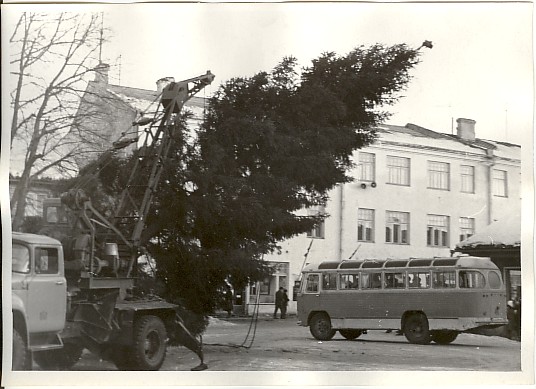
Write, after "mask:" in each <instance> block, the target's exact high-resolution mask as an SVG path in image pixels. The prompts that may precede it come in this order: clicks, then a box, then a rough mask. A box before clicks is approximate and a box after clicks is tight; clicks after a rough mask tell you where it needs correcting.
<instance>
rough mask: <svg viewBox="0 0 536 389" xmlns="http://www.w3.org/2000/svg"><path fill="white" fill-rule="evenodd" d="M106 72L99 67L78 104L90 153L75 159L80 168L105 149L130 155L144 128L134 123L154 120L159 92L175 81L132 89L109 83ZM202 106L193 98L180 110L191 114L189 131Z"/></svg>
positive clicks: (106, 68) (167, 79)
mask: <svg viewBox="0 0 536 389" xmlns="http://www.w3.org/2000/svg"><path fill="white" fill-rule="evenodd" d="M108 71H109V65H107V64H101V65H100V66H99V68H98V71H97V72H96V73H95V79H94V80H93V81H90V82H89V83H88V85H87V88H86V91H85V93H84V95H83V96H82V99H81V101H80V105H79V108H78V112H77V117H79V118H87V120H85V121H84V122H83V123H81V124H80V125H79V126H80V127H81V128H82V132H83V133H84V134H85V135H84V137H85V140H86V147H87V148H92V151H93V153H85V154H84V155H83V156H82V157H80V158H78V159H77V161H76V162H77V165H78V166H79V167H80V168H81V167H84V166H86V165H87V164H88V163H89V162H90V161H91V160H92V159H94V158H96V157H98V156H99V155H100V154H101V153H102V152H104V151H106V150H112V149H114V150H115V152H116V153H117V155H119V156H125V155H128V154H130V153H132V151H133V150H134V149H135V148H136V147H137V145H141V144H142V143H143V137H142V135H143V131H144V127H143V126H138V125H136V124H135V122H137V121H138V120H139V119H140V118H142V117H145V118H150V119H152V118H154V116H155V113H156V112H157V110H158V106H159V104H160V97H161V94H162V90H163V89H164V87H165V86H166V85H168V84H169V83H171V82H174V81H175V80H174V78H173V77H164V78H161V79H159V80H157V81H156V89H155V90H148V89H141V88H132V87H127V86H121V85H114V84H110V83H109V82H108ZM205 104H206V100H205V99H203V98H202V97H197V96H193V97H192V98H190V99H189V100H188V101H187V102H186V104H185V105H184V108H185V109H186V110H188V111H190V112H191V113H192V116H191V118H190V119H189V121H188V127H189V128H190V129H192V130H194V129H195V128H197V127H199V125H200V122H201V120H202V118H203V111H204V109H205ZM79 120H80V119H79ZM137 137H139V138H140V140H139V141H133V142H132V143H130V144H129V146H128V147H124V148H121V149H119V148H117V149H115V148H114V143H118V142H124V141H127V143H128V140H129V139H135V138H137ZM88 155H89V157H88ZM92 157H94V158H92Z"/></svg>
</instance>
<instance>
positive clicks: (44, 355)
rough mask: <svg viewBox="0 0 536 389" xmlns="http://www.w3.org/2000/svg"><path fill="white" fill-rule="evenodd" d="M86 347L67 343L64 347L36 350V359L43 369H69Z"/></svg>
mask: <svg viewBox="0 0 536 389" xmlns="http://www.w3.org/2000/svg"><path fill="white" fill-rule="evenodd" d="M82 351H84V348H83V347H81V346H79V345H77V344H74V343H65V344H64V345H63V348H61V349H56V350H49V351H38V352H34V360H35V363H37V364H38V365H39V366H40V367H41V368H42V369H43V370H68V369H70V368H71V367H73V366H74V365H76V363H77V362H78V361H79V360H80V358H81V357H82Z"/></svg>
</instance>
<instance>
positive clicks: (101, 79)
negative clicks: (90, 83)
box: [95, 62, 110, 84]
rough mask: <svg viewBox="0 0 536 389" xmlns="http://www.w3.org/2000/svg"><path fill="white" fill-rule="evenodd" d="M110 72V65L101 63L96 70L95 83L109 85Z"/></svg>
mask: <svg viewBox="0 0 536 389" xmlns="http://www.w3.org/2000/svg"><path fill="white" fill-rule="evenodd" d="M109 71H110V65H108V64H107V63H102V62H101V63H99V64H98V66H97V67H96V68H95V82H98V83H101V84H108V72H109Z"/></svg>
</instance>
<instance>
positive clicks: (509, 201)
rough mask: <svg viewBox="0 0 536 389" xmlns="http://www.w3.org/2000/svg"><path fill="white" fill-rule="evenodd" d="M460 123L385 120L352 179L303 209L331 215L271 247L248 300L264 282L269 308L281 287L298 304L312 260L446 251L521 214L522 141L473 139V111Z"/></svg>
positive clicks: (360, 152) (357, 162)
mask: <svg viewBox="0 0 536 389" xmlns="http://www.w3.org/2000/svg"><path fill="white" fill-rule="evenodd" d="M457 123H458V127H457V134H456V135H451V134H443V133H438V132H434V131H431V130H428V129H425V128H422V127H419V126H416V125H412V124H407V125H406V126H404V127H401V126H391V125H385V126H380V127H378V138H377V140H376V142H374V144H372V145H370V146H367V147H366V148H363V149H361V150H358V151H356V152H355V154H354V162H355V168H354V169H353V170H352V171H351V172H350V175H351V176H352V177H353V178H354V179H355V181H354V182H351V183H346V184H342V185H339V186H338V187H337V188H335V189H334V190H333V191H332V192H331V193H330V196H329V198H330V200H329V201H328V202H327V204H325V206H324V207H321V208H318V209H315V210H311V209H309V210H304V211H303V213H304V214H307V213H309V214H310V213H311V212H318V213H325V214H326V215H327V217H326V219H325V221H324V222H323V223H322V224H321V225H319V226H317V228H315V229H314V230H313V231H311V232H310V233H308V234H303V235H300V236H296V237H294V238H292V239H289V240H287V241H284V242H281V244H280V246H281V250H280V252H278V253H274V254H271V255H269V256H265V260H267V261H269V262H272V263H273V264H274V265H275V271H274V274H273V275H272V276H271V277H268V278H267V279H266V280H264V282H261V283H259V284H256V285H254V286H252V287H251V288H250V289H249V290H248V291H247V293H246V295H247V296H246V301H247V302H248V303H249V304H253V303H255V301H256V299H257V291H258V292H260V296H259V301H260V302H261V304H265V305H264V306H263V310H264V311H269V310H272V309H273V301H274V297H273V296H274V293H275V292H276V290H277V289H278V288H279V287H280V286H283V287H285V288H287V289H288V290H289V297H290V300H291V301H290V304H289V312H293V311H295V309H296V302H295V301H294V299H293V287H294V285H295V284H296V282H297V281H299V279H300V272H301V269H302V268H303V266H304V265H305V264H307V263H319V262H322V261H326V260H330V261H333V260H338V261H342V260H347V259H350V258H353V259H357V258H409V257H430V256H449V255H450V253H451V249H452V248H454V246H455V245H456V243H458V242H460V241H462V240H464V239H466V238H467V237H469V236H471V235H473V234H475V233H476V232H478V231H479V230H480V229H482V228H484V227H485V226H487V225H489V224H490V223H492V222H493V221H495V220H498V219H501V217H502V215H504V214H505V212H508V213H510V214H515V215H520V209H521V201H520V177H521V148H520V147H519V146H518V145H513V144H509V143H504V142H496V141H490V140H482V139H477V138H475V121H474V120H470V119H458V120H457ZM250 310H251V309H250Z"/></svg>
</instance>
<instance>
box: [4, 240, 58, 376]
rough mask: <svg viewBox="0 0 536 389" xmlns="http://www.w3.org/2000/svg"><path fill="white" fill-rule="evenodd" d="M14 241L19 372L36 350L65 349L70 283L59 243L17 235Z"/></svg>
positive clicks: (16, 364) (15, 356)
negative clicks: (68, 282) (63, 332)
mask: <svg viewBox="0 0 536 389" xmlns="http://www.w3.org/2000/svg"><path fill="white" fill-rule="evenodd" d="M12 242H13V246H12V281H11V283H12V284H11V287H12V304H13V307H12V312H13V329H14V334H13V348H14V350H13V370H19V369H23V368H24V367H25V366H26V365H27V364H28V363H29V361H28V360H29V359H31V357H30V355H31V352H32V351H42V350H51V349H57V348H61V347H62V346H63V344H62V341H61V338H60V336H59V334H60V332H61V331H62V330H63V329H64V327H65V318H66V310H67V281H66V279H65V274H64V262H63V249H62V245H61V243H60V242H59V241H58V240H56V239H53V238H50V237H48V236H42V235H34V234H24V233H17V232H14V233H13V237H12Z"/></svg>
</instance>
